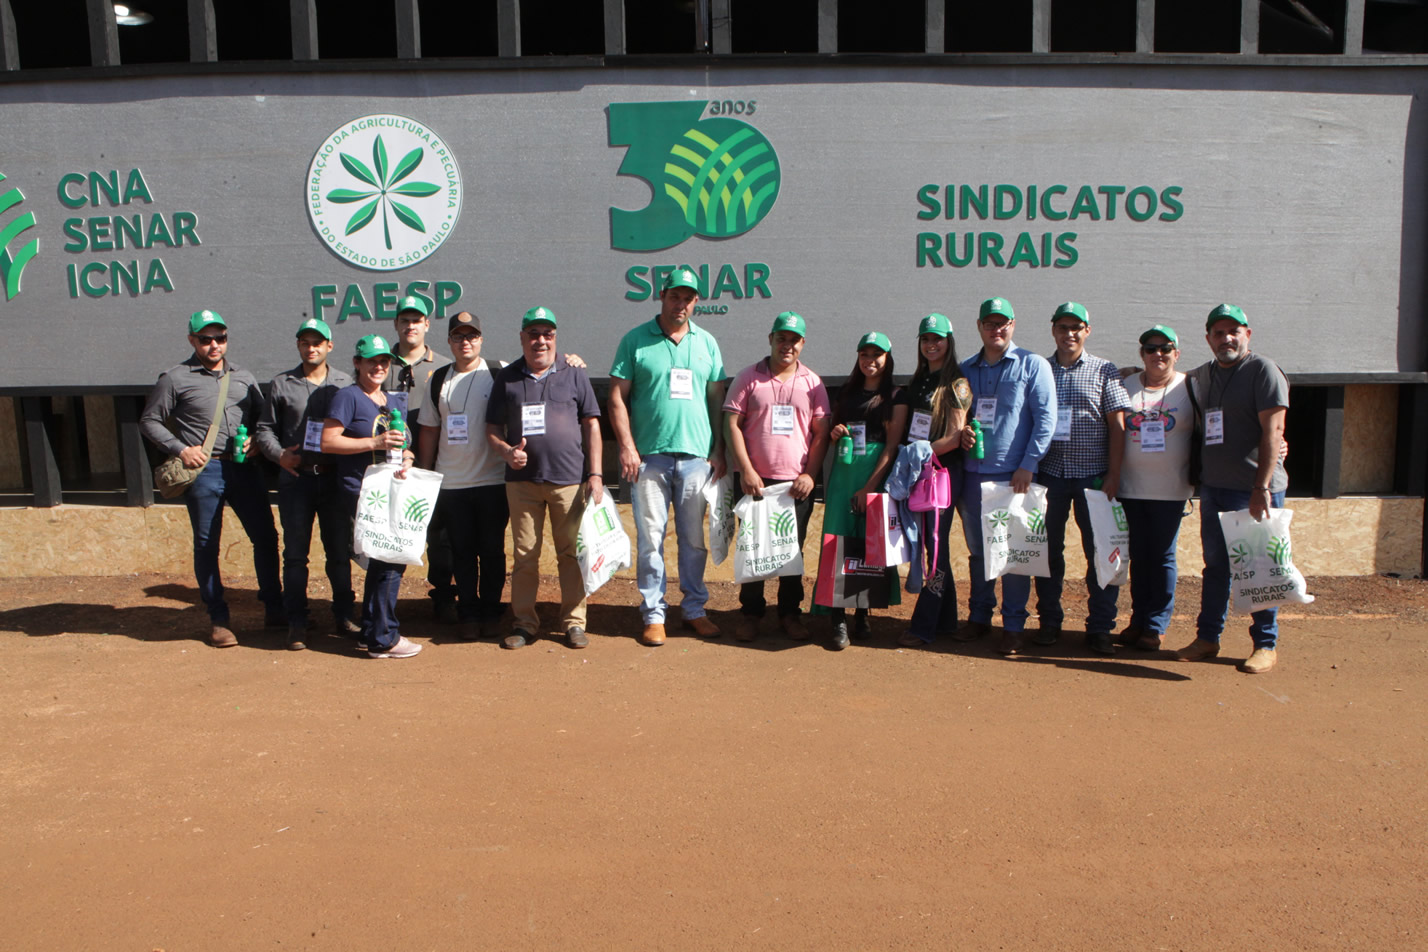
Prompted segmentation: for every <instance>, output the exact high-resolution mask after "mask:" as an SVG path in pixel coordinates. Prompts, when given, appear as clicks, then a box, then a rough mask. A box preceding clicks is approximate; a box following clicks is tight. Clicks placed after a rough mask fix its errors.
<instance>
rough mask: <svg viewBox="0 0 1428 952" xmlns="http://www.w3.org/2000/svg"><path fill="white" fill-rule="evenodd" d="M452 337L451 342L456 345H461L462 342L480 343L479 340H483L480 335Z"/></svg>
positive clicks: (453, 335) (456, 335) (455, 335)
mask: <svg viewBox="0 0 1428 952" xmlns="http://www.w3.org/2000/svg"><path fill="white" fill-rule="evenodd" d="M450 337H451V342H452V343H454V344H459V343H461V342H462V341H467V342H471V341H478V340H480V339H481V335H480V334H452V335H450Z"/></svg>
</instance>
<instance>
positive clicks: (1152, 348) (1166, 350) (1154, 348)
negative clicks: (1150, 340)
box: [1140, 344, 1175, 357]
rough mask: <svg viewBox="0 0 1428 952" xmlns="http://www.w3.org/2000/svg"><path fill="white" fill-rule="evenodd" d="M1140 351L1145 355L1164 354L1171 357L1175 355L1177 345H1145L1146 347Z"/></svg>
mask: <svg viewBox="0 0 1428 952" xmlns="http://www.w3.org/2000/svg"><path fill="white" fill-rule="evenodd" d="M1140 350H1141V353H1143V354H1163V355H1164V356H1166V357H1169V356H1170V355H1171V354H1173V353H1175V345H1174V344H1146V345H1145V346H1144V347H1142V348H1141V349H1140Z"/></svg>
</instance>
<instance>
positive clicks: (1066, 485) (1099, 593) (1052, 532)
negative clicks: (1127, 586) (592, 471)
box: [1036, 474, 1121, 633]
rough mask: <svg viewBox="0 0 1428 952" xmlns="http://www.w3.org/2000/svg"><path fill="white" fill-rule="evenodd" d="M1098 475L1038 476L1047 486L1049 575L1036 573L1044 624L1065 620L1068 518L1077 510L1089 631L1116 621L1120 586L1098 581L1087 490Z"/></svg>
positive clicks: (1108, 627) (1052, 625)
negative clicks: (1064, 598) (1083, 562)
mask: <svg viewBox="0 0 1428 952" xmlns="http://www.w3.org/2000/svg"><path fill="white" fill-rule="evenodd" d="M1097 478H1098V477H1095V476H1084V477H1078V478H1068V477H1065V476H1048V475H1045V474H1042V475H1039V476H1037V477H1036V481H1037V482H1038V483H1040V484H1041V485H1043V486H1045V487H1046V561H1047V567H1048V568H1050V569H1051V576H1050V577H1049V578H1042V577H1040V576H1037V577H1036V613H1037V615H1038V616H1039V617H1040V619H1041V627H1043V628H1060V627H1061V626H1062V623H1063V622H1064V621H1065V620H1066V614H1065V612H1063V611H1062V610H1061V590H1062V588H1063V587H1064V586H1065V583H1066V520H1067V518H1068V517H1069V516H1070V515H1071V512H1072V511H1073V510H1074V511H1075V513H1076V525H1077V526H1079V527H1080V529H1081V551H1082V552H1083V553H1085V556H1086V596H1087V604H1086V631H1087V632H1088V633H1093V632H1109V631H1110V630H1111V629H1112V628H1114V627H1115V625H1116V599H1117V597H1118V596H1119V595H1120V591H1121V590H1120V587H1119V586H1117V585H1112V586H1110V587H1109V588H1102V587H1101V585H1100V583H1099V582H1097V581H1096V546H1095V541H1094V540H1093V539H1092V538H1091V510H1090V507H1089V506H1087V505H1086V492H1085V491H1086V490H1087V489H1094V488H1095V482H1096V479H1097Z"/></svg>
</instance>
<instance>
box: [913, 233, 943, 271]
mask: <svg viewBox="0 0 1428 952" xmlns="http://www.w3.org/2000/svg"><path fill="white" fill-rule="evenodd" d="M941 247H942V236H941V235H939V234H937V233H936V232H934V231H924V232H920V233H918V236H917V266H918V267H919V268H923V267H926V266H927V265H928V263H931V265H932V266H933V267H934V268H940V267H942V255H940V254H939V253H938V252H939V251H940V250H941Z"/></svg>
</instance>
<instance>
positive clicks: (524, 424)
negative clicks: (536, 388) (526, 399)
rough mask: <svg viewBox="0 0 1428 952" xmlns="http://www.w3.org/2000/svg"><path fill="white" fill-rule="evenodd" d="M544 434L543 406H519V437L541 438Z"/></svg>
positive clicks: (542, 404) (537, 404) (540, 404)
mask: <svg viewBox="0 0 1428 952" xmlns="http://www.w3.org/2000/svg"><path fill="white" fill-rule="evenodd" d="M544 434H545V404H544V403H523V404H521V436H522V437H527V436H543V435H544Z"/></svg>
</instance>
